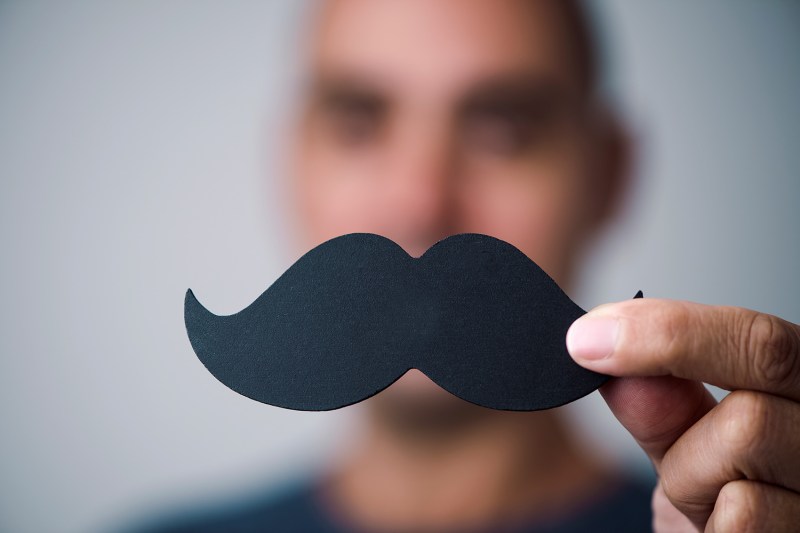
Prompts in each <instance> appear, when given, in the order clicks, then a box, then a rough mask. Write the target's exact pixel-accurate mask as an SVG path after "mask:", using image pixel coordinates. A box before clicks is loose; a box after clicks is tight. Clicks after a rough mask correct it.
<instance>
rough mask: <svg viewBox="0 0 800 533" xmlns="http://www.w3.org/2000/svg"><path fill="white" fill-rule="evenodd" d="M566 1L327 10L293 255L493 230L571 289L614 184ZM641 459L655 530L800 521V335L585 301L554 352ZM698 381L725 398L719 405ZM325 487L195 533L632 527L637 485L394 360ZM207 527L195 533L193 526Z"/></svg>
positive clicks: (666, 309)
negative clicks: (373, 241) (363, 237)
mask: <svg viewBox="0 0 800 533" xmlns="http://www.w3.org/2000/svg"><path fill="white" fill-rule="evenodd" d="M589 37H590V36H589V33H588V31H587V28H586V25H585V24H584V20H583V14H582V12H581V10H580V9H579V6H578V5H577V4H576V3H574V2H566V1H563V0H553V1H536V2H531V1H523V0H520V1H514V0H503V1H501V0H470V1H469V2H465V1H464V0H402V1H397V0H396V1H391V0H382V1H376V0H332V1H329V2H326V3H324V4H323V5H322V6H321V8H320V11H319V13H318V19H317V21H316V25H315V27H314V32H313V39H312V42H311V46H310V57H309V64H310V70H309V73H310V75H309V80H308V81H309V83H308V92H307V94H306V97H305V99H304V100H303V102H302V109H301V112H300V114H299V120H298V127H297V129H296V132H295V143H294V151H293V153H292V156H291V157H292V165H291V168H292V174H293V176H292V177H293V181H292V184H293V192H294V196H295V201H296V205H297V212H298V214H299V221H300V226H301V229H302V235H303V244H304V246H303V247H304V248H310V247H311V246H313V245H316V244H319V243H320V242H323V241H325V240H327V239H329V238H332V237H335V236H337V235H342V234H345V233H351V232H372V233H378V234H381V235H384V236H386V237H389V238H391V239H393V240H394V241H395V242H397V243H399V244H400V245H401V246H403V247H404V248H405V249H406V251H407V252H408V253H409V254H411V255H414V256H418V255H420V254H422V253H423V252H424V251H425V250H426V249H427V248H428V247H430V246H431V245H432V244H434V243H435V242H436V241H438V240H439V239H441V238H443V237H446V236H448V235H451V234H455V233H465V232H476V233H485V234H489V235H492V236H495V237H498V238H501V239H503V240H505V241H508V242H510V243H512V244H514V245H515V246H516V247H518V248H519V249H520V250H522V251H523V252H525V253H526V254H527V255H528V256H529V257H530V258H531V259H533V260H534V261H536V262H537V263H538V264H539V265H541V266H542V267H543V268H544V270H545V271H547V272H548V273H549V274H550V275H551V276H552V277H553V278H554V279H555V280H556V281H557V282H558V283H559V284H560V285H561V286H562V287H567V288H568V287H569V286H570V283H571V281H572V277H573V270H574V268H575V266H576V264H577V261H578V260H579V258H580V252H581V250H582V249H583V248H584V246H585V245H586V243H587V242H589V241H590V240H591V239H592V237H593V236H594V235H595V234H596V233H597V232H598V231H599V230H600V229H601V228H602V227H603V225H604V223H605V222H606V221H608V220H609V219H610V217H611V216H612V215H613V214H614V211H615V208H616V206H617V204H618V201H619V199H620V196H621V194H622V193H623V192H624V189H625V185H626V172H625V170H626V168H625V166H626V165H625V163H626V149H627V145H626V142H625V136H624V132H623V130H622V128H621V126H620V124H619V123H618V122H617V121H616V120H615V118H614V116H613V115H612V114H611V112H610V110H609V109H608V108H607V107H605V106H604V105H603V104H604V103H603V102H602V100H601V99H600V98H599V97H598V94H597V91H596V82H597V76H598V74H597V72H596V60H595V57H594V53H593V49H592V46H591V41H590V38H589ZM565 342H566V343H567V346H568V349H569V351H570V353H571V355H572V356H573V357H574V358H575V360H576V361H577V362H578V363H579V364H581V365H583V366H585V367H587V368H590V369H592V370H597V371H600V372H603V373H607V374H611V375H613V376H619V379H615V380H612V381H611V382H610V383H608V384H607V385H605V386H604V387H603V388H602V390H601V393H602V395H603V397H604V399H605V400H606V402H607V403H608V405H609V407H610V408H611V409H612V411H613V412H614V413H615V414H616V416H617V418H618V419H619V420H620V422H621V423H622V424H623V425H624V426H625V427H626V428H627V429H628V431H630V433H631V434H632V435H633V437H634V438H635V439H636V440H637V441H638V442H639V444H640V445H641V446H642V448H643V449H644V450H645V451H646V452H647V454H648V455H649V456H650V458H651V459H652V461H653V464H654V466H655V470H656V472H657V474H658V484H657V487H656V489H655V491H654V492H652V512H653V515H652V524H653V527H654V528H655V529H656V530H658V531H667V530H669V531H674V530H680V531H694V530H696V529H703V528H706V529H707V530H718V531H732V530H735V531H745V530H751V529H757V530H763V531H782V530H787V531H788V530H790V529H792V528H795V527H796V526H797V524H798V523H799V521H800V494H798V492H799V491H800V459H798V450H800V430H798V428H800V404H799V403H798V402H799V401H800V329H798V327H797V326H795V325H793V324H790V323H788V322H785V321H783V320H781V319H778V318H776V317H773V316H769V315H762V314H758V313H755V312H752V311H747V310H743V309H736V308H721V307H712V306H703V305H698V304H691V303H686V302H677V301H665V300H655V299H644V300H636V301H624V302H621V303H617V304H608V305H604V306H601V307H599V308H597V309H595V310H593V311H592V312H590V313H589V314H588V315H587V316H585V317H583V318H581V319H580V320H579V321H577V322H576V323H575V324H574V325H573V327H572V328H571V329H570V331H569V333H568V335H567V338H566V339H565ZM701 382H707V383H712V384H715V385H719V386H722V387H725V388H727V389H731V390H733V392H732V393H731V394H730V395H729V396H728V397H727V398H726V399H725V400H723V401H722V402H721V403H720V404H716V402H715V401H714V399H713V398H712V397H711V396H710V394H709V393H708V392H707V391H706V389H705V388H704V387H703V385H702V383H701ZM366 412H367V415H366V416H367V418H368V420H367V424H366V430H365V432H364V433H365V434H364V435H363V437H362V438H361V440H360V441H359V443H358V445H357V446H356V448H355V449H353V450H352V453H351V454H350V456H349V457H348V458H347V460H345V461H344V462H343V463H342V464H340V465H338V467H337V468H335V469H333V470H332V471H331V472H330V473H329V474H328V475H326V476H325V477H324V478H323V479H321V480H319V481H318V482H316V483H314V484H312V485H310V486H303V487H301V488H300V489H298V490H295V491H294V492H291V493H290V494H288V495H286V496H285V497H283V498H280V499H275V500H271V501H269V502H260V503H259V502H257V503H254V504H253V505H251V506H247V507H246V508H243V509H240V510H239V511H237V512H229V513H223V514H220V515H219V516H215V517H213V518H212V519H209V520H208V521H207V522H205V523H200V522H195V523H192V524H191V525H189V526H188V530H193V531H204V530H209V531H210V530H214V531H216V530H220V531H227V530H233V531H237V530H247V531H250V530H259V531H260V530H269V531H272V530H275V531H284V530H288V531H325V532H334V531H347V530H357V531H584V530H585V531H596V530H608V531H624V530H629V531H641V530H646V529H648V528H649V527H650V523H651V515H650V499H651V489H650V488H649V487H647V488H644V489H643V488H642V487H641V486H639V485H637V484H635V483H632V482H631V481H629V480H627V479H626V478H624V477H623V476H621V475H620V474H619V473H616V472H614V471H612V470H610V469H609V468H608V467H606V466H605V465H604V464H603V463H602V462H600V461H599V460H598V459H596V458H595V457H593V456H592V454H591V453H588V452H587V450H586V449H585V448H584V447H582V446H581V443H580V442H577V441H576V440H575V439H574V438H573V436H572V435H571V434H570V432H569V430H568V428H567V427H566V426H565V423H564V421H563V420H562V415H561V414H560V413H559V410H558V409H555V410H551V411H544V412H533V413H508V412H498V411H491V410H488V409H483V408H479V407H476V406H474V405H471V404H468V403H466V402H464V401H461V400H459V399H457V398H455V397H453V396H451V395H450V394H448V393H446V392H444V391H443V390H442V389H440V388H439V387H438V386H436V385H435V384H434V383H433V382H431V381H430V380H429V379H428V378H427V377H425V376H424V375H422V374H421V373H419V372H417V371H410V372H408V373H407V374H406V375H404V376H403V377H402V378H401V379H400V380H398V381H397V382H396V383H395V384H394V385H392V386H391V387H390V388H389V389H387V390H386V391H384V392H383V393H381V394H379V395H378V396H376V397H375V398H373V399H371V400H369V401H368V402H367V410H366ZM204 528H206V529H204Z"/></svg>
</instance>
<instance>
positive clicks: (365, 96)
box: [307, 73, 572, 117]
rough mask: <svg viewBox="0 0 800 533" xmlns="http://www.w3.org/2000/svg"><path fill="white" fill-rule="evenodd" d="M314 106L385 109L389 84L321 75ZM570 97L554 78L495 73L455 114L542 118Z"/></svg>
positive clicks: (312, 90)
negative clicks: (502, 114)
mask: <svg viewBox="0 0 800 533" xmlns="http://www.w3.org/2000/svg"><path fill="white" fill-rule="evenodd" d="M307 92H308V97H309V102H310V104H311V105H312V106H313V107H318V106H322V107H337V106H344V105H347V106H358V107H361V108H363V109H365V110H370V111H373V112H378V111H386V110H387V109H388V108H389V106H390V104H391V92H392V89H391V87H387V86H385V85H384V84H382V83H380V81H376V80H374V79H370V78H369V77H365V76H361V75H358V74H353V73H336V74H323V75H320V76H317V77H315V78H313V79H312V80H311V81H310V83H309V84H308V86H307ZM571 100H572V98H571V97H570V96H569V95H568V91H566V90H565V89H564V88H563V87H561V86H559V84H557V83H556V82H554V81H553V80H549V79H547V78H545V77H542V76H537V75H531V74H527V73H524V74H511V75H495V76H489V77H486V78H485V79H484V80H481V81H479V82H477V83H475V84H474V85H473V86H471V87H469V88H468V89H467V90H466V91H465V92H464V93H463V94H462V95H460V96H459V97H458V98H457V101H456V104H455V112H456V113H457V115H458V116H462V117H464V116H466V117H468V116H472V115H475V114H481V113H513V114H517V115H519V116H530V117H533V116H539V117H545V116H549V115H551V114H553V113H557V112H558V111H559V110H560V109H562V108H564V107H566V106H567V105H568V104H569V102H570V101H571Z"/></svg>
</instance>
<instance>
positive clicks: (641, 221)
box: [0, 0, 800, 532]
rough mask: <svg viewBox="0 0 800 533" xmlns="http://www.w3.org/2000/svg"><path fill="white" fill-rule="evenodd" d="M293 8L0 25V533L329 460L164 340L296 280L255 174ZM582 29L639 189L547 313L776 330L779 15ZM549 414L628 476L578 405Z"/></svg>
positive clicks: (778, 6)
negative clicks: (695, 308) (566, 303)
mask: <svg viewBox="0 0 800 533" xmlns="http://www.w3.org/2000/svg"><path fill="white" fill-rule="evenodd" d="M303 4H304V3H303V2H294V1H291V2H290V1H288V0H285V1H283V2H277V1H276V2H270V3H267V2H199V3H198V2H192V3H191V4H190V3H188V2H169V3H164V2H143V3H141V2H137V3H133V2H130V3H127V4H122V3H114V4H113V5H112V4H110V3H105V2H97V3H86V2H84V3H72V4H70V3H66V2H64V3H61V2H59V3H56V2H52V3H45V2H33V3H28V2H26V3H23V2H11V3H9V2H5V3H1V4H0V187H1V188H0V245H1V246H2V248H1V249H2V263H0V295H2V299H1V300H0V305H1V306H2V307H0V313H2V315H1V316H0V530H2V531H15V532H26V531H31V532H46V531H64V532H70V531H85V530H95V529H103V528H105V527H108V526H109V525H112V524H115V523H116V524H118V523H125V521H126V520H127V519H128V518H129V517H135V516H139V515H140V513H141V512H142V510H145V509H151V508H152V506H168V505H170V504H172V503H174V502H178V501H182V500H189V499H192V498H194V497H197V496H202V495H214V494H236V493H238V492H241V491H245V490H246V489H247V488H248V487H254V486H261V485H263V484H264V483H267V484H268V483H271V482H277V481H279V480H282V479H285V478H286V477H287V476H289V475H290V474H292V473H294V472H297V471H298V470H309V469H313V468H314V467H315V465H318V464H320V463H321V462H324V461H325V459H326V457H329V456H330V455H331V454H332V453H335V450H336V449H337V447H340V446H345V445H346V443H347V436H348V434H349V433H350V432H351V431H350V430H352V429H353V428H354V427H355V425H356V424H357V421H356V418H357V417H354V416H353V412H354V410H352V409H351V410H344V411H342V412H333V413H323V414H313V413H296V412H290V411H283V410H280V409H276V408H271V407H267V406H262V405H260V404H257V403H255V402H252V401H250V400H247V399H246V398H243V397H240V396H238V395H236V394H233V393H231V392H230V391H229V390H227V389H225V388H224V387H223V386H222V385H220V384H219V383H217V382H216V381H215V380H213V379H212V378H211V377H210V375H208V374H207V372H206V371H205V370H204V369H203V367H202V366H201V365H200V364H199V363H198V362H197V360H196V358H195V357H194V355H193V353H192V351H191V349H190V347H189V344H188V342H187V340H186V339H185V336H184V332H183V322H182V301H183V293H184V291H185V290H186V288H187V287H190V286H191V287H192V288H194V289H195V290H196V291H197V293H198V294H199V295H201V298H202V300H203V302H204V303H205V304H207V305H208V306H209V308H211V309H213V310H215V311H216V312H219V313H230V312H234V311H236V310H238V309H241V308H242V307H244V306H246V305H247V304H249V303H250V302H251V301H252V300H253V299H254V298H255V296H257V295H258V294H260V293H261V291H262V290H263V289H264V288H265V287H266V286H267V285H269V283H271V282H272V281H273V280H274V279H275V278H276V277H277V276H278V275H279V274H280V273H281V272H282V271H283V270H284V269H285V268H286V267H288V266H289V265H290V264H291V262H292V261H293V260H294V259H295V258H296V257H297V255H298V252H299V250H295V249H293V248H292V247H291V242H292V241H291V233H290V227H289V225H288V223H287V222H286V217H287V212H286V208H285V207H283V203H282V202H281V197H282V191H281V184H282V182H281V179H280V177H281V172H280V165H278V163H277V162H278V161H279V158H278V157H277V154H279V153H280V150H281V148H280V143H281V136H280V129H281V128H280V123H281V117H282V113H283V111H284V110H285V109H286V105H285V101H286V97H287V96H288V95H290V94H291V85H292V83H291V80H292V79H294V75H295V74H296V72H297V68H296V67H297V65H296V60H297V51H296V42H297V39H298V34H297V30H296V28H297V27H298V24H299V23H300V22H301V21H302V18H303V17H302V11H303V9H304V8H303V7H302V6H303ZM596 4H597V5H598V7H599V8H600V9H601V10H602V12H603V16H602V19H603V21H604V22H605V24H604V27H605V28H606V31H607V33H608V37H609V43H608V44H609V48H610V51H611V53H612V55H614V57H615V63H614V65H615V69H614V72H615V77H614V79H613V80H612V81H613V85H614V86H616V87H617V88H618V89H619V93H620V95H621V98H620V99H621V101H622V102H624V103H625V108H626V110H627V113H628V116H629V117H630V119H631V121H632V124H633V126H634V129H635V130H636V132H637V133H638V135H639V149H640V159H639V164H638V166H639V171H638V175H639V178H640V179H639V182H638V184H637V186H636V187H635V189H634V190H633V192H632V195H631V198H630V206H629V208H628V209H627V210H626V211H625V213H624V215H623V217H622V218H620V220H619V222H618V223H617V224H616V225H615V226H614V228H612V230H611V231H610V232H609V233H608V234H607V235H606V237H605V238H604V239H603V240H602V242H600V243H599V244H598V246H597V249H596V250H595V251H594V252H593V253H592V254H591V256H590V257H589V258H588V261H587V263H586V268H585V271H584V275H583V277H582V280H581V283H580V286H579V287H578V289H577V290H576V291H573V293H572V296H573V297H574V299H575V300H576V301H577V302H578V303H580V304H581V305H583V306H584V307H592V306H594V305H597V304H599V303H602V302H604V301H609V300H619V299H623V298H628V297H630V296H631V295H632V294H633V293H634V292H635V291H636V290H637V289H639V288H642V289H644V291H645V294H646V295H649V296H660V297H670V298H682V299H689V300H695V301H703V302H708V303H719V304H732V305H740V306H745V307H751V308H755V309H759V310H764V311H769V312H772V313H774V314H777V315H780V316H783V317H785V318H787V319H789V320H792V321H794V322H799V321H800V298H799V297H800V284H799V283H798V272H800V253H799V252H798V229H800V210H798V200H800V142H799V141H800V106H798V103H797V97H798V95H800V62H799V61H798V56H797V51H798V50H800V31H799V30H800V4H798V3H797V2H792V1H788V0H786V1H780V0H771V1H766V2H756V1H752V0H747V1H745V0H737V1H727V0H726V1H722V0H718V1H713V2H712V1H707V2H703V3H698V2H693V1H689V0H682V1H679V2H653V1H647V2H644V1H639V0H637V1H635V2H634V1H622V0H617V1H611V2H596ZM355 410H357V408H355ZM570 410H571V411H572V412H573V414H574V415H575V416H576V417H577V418H578V420H579V426H580V428H581V431H584V432H586V434H587V443H588V445H590V446H597V447H598V448H599V449H601V450H602V451H603V453H605V454H607V455H609V456H610V457H611V458H613V459H615V460H619V461H624V462H628V463H630V464H631V465H632V466H633V467H634V468H646V463H645V462H644V460H643V457H642V455H641V453H640V452H638V450H637V449H636V447H635V446H634V445H633V444H632V442H631V441H630V439H629V438H628V437H627V436H626V434H625V433H624V432H623V431H621V430H620V429H619V427H618V425H617V424H616V423H615V421H614V420H613V418H612V417H611V415H609V414H608V412H607V410H606V409H605V408H604V406H603V404H602V402H601V401H600V400H599V398H598V397H597V395H592V396H591V397H589V398H587V399H585V400H582V401H581V402H578V404H577V405H576V406H573V407H571V408H570Z"/></svg>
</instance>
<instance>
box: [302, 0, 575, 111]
mask: <svg viewBox="0 0 800 533" xmlns="http://www.w3.org/2000/svg"><path fill="white" fill-rule="evenodd" d="M559 1H560V0H553V1H549V0H537V1H535V2H531V1H529V0H468V1H465V0H330V1H328V2H325V3H324V5H323V6H322V9H321V12H320V13H319V19H318V22H317V25H316V26H315V31H314V36H313V45H312V48H311V50H312V58H311V59H312V61H311V68H312V73H313V74H315V75H322V76H324V75H326V74H332V75H336V76H341V75H353V76H357V77H366V78H369V80H370V81H371V82H373V83H374V82H379V83H381V84H383V85H385V86H386V87H391V88H392V89H393V90H396V91H404V90H409V91H412V90H413V91H422V92H424V93H425V94H441V95H443V96H444V95H446V94H449V93H452V92H453V91H456V90H458V88H460V87H463V86H464V85H469V84H470V83H474V82H479V81H483V80H485V79H486V78H487V77H491V76H506V75H509V74H511V75H517V74H532V75H535V76H537V77H545V78H548V79H550V81H552V82H555V83H558V84H560V85H563V86H565V88H566V87H570V86H572V87H574V86H576V85H577V84H578V83H579V82H578V78H579V75H578V72H577V70H578V69H577V67H576V64H575V63H576V62H575V61H574V60H573V59H572V58H573V57H574V53H573V52H574V51H573V50H572V48H571V46H572V42H571V39H570V35H569V25H568V24H567V23H566V21H565V14H564V12H563V9H560V8H559V6H558V2H559Z"/></svg>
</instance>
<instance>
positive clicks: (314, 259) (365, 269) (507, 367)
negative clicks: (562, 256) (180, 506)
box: [184, 233, 641, 411]
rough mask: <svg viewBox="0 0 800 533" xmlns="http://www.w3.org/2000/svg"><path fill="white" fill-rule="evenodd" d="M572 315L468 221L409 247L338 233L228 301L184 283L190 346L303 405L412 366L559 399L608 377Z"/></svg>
mask: <svg viewBox="0 0 800 533" xmlns="http://www.w3.org/2000/svg"><path fill="white" fill-rule="evenodd" d="M636 297H641V292H639V293H638V294H637V295H636ZM583 314H585V311H584V310H583V309H581V308H580V307H578V306H577V305H576V304H575V303H574V302H572V300H570V299H569V297H567V295H566V294H564V292H563V291H562V290H561V289H560V288H559V287H558V285H556V283H555V282H554V281H553V280H552V279H551V278H550V277H549V276H548V275H547V274H546V273H545V272H544V271H543V270H542V269H541V268H539V267H538V266H537V265H536V264H535V263H534V262H533V261H531V260H530V259H528V257H527V256H525V254H523V253H522V252H521V251H519V250H518V249H517V248H515V247H514V246H512V245H510V244H508V243H506V242H504V241H501V240H498V239H495V238H493V237H488V236H486V235H478V234H461V235H455V236H452V237H448V238H446V239H444V240H442V241H440V242H438V243H437V244H435V245H434V246H432V247H431V248H430V249H428V250H427V251H426V252H425V254H424V255H423V256H422V257H420V258H419V259H416V258H413V257H411V256H409V255H408V254H407V253H406V252H405V251H404V250H403V249H402V248H401V247H400V246H399V245H397V244H395V243H394V242H393V241H391V240H389V239H386V238H384V237H380V236H378V235H372V234H368V233H355V234H350V235H345V236H342V237H337V238H335V239H332V240H330V241H327V242H325V243H323V244H321V245H319V246H317V247H316V248H314V249H312V250H311V251H309V252H308V253H306V254H305V255H304V256H303V257H301V258H300V259H299V260H298V261H297V262H296V263H295V264H294V265H292V266H291V267H290V268H289V269H288V270H287V271H286V272H285V273H284V274H283V275H282V276H281V277H280V278H278V280H277V281H276V282H275V283H273V284H272V286H270V287H269V288H268V289H267V290H266V291H264V293H263V294H262V295H261V296H259V297H258V299H256V301H255V302H253V303H252V304H251V305H250V306H248V307H247V308H245V309H244V310H242V311H240V312H238V313H236V314H233V315H230V316H217V315H214V314H212V313H211V312H209V311H208V310H206V309H205V308H204V307H203V306H202V305H201V304H200V303H199V302H198V301H197V299H196V298H195V296H194V294H193V293H192V291H191V290H189V291H187V293H186V300H185V306H184V318H185V321H186V330H187V332H188V334H189V340H190V341H191V343H192V347H193V348H194V351H195V353H196V354H197V356H198V357H199V358H200V360H201V361H202V362H203V364H204V365H205V366H206V367H207V368H208V370H209V371H210V372H211V373H212V374H213V375H214V376H215V377H216V378H217V379H218V380H219V381H221V382H222V383H223V384H225V385H227V386H228V387H230V388H231V389H233V390H234V391H236V392H238V393H240V394H243V395H244V396H247V397H249V398H252V399H254V400H257V401H259V402H263V403H267V404H271V405H276V406H279V407H285V408H289V409H300V410H308V411H324V410H328V409H336V408H339V407H344V406H346V405H350V404H353V403H355V402H358V401H361V400H364V399H366V398H369V397H370V396H373V395H374V394H377V393H378V392H380V391H381V390H383V389H385V388H386V387H388V386H389V385H390V384H392V383H393V382H394V381H396V380H397V379H398V378H399V377H400V376H402V375H403V374H404V373H405V372H406V371H408V370H409V369H412V368H416V369H419V370H421V371H422V372H423V373H425V374H426V375H427V376H428V377H430V378H431V379H432V380H433V381H435V382H436V383H437V384H439V385H440V386H441V387H443V388H444V389H446V390H448V391H449V392H451V393H453V394H455V395H456V396H458V397H460V398H462V399H464V400H467V401H469V402H472V403H475V404H478V405H482V406H484V407H490V408H493V409H505V410H521V411H530V410H538V409H549V408H551V407H557V406H559V405H563V404H565V403H568V402H571V401H573V400H577V399H578V398H581V397H583V396H585V395H587V394H589V393H590V392H592V391H594V390H595V389H597V388H598V387H599V386H600V385H602V384H603V383H604V382H605V381H606V380H607V379H608V377H607V376H603V375H601V374H597V373H594V372H591V371H589V370H586V369H584V368H581V367H580V366H578V365H577V364H576V363H574V362H573V361H572V359H571V358H570V356H569V354H568V353H567V350H566V343H565V338H566V333H567V329H568V328H569V326H570V325H571V324H572V322H573V321H575V320H576V319H577V318H578V317H580V316H581V315H583Z"/></svg>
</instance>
